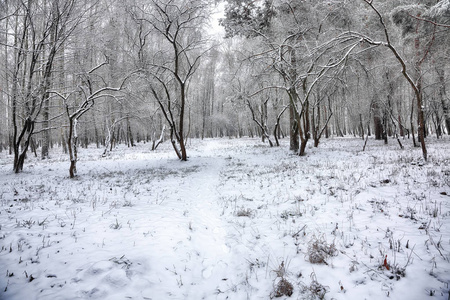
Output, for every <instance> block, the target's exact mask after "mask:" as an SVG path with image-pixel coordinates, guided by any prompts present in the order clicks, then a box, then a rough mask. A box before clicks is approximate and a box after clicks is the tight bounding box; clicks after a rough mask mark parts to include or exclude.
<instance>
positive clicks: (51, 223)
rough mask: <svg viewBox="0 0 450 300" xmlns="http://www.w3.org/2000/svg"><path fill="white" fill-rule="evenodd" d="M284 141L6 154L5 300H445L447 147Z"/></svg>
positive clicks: (1, 198) (1, 222) (1, 223)
mask: <svg viewBox="0 0 450 300" xmlns="http://www.w3.org/2000/svg"><path fill="white" fill-rule="evenodd" d="M288 142H289V141H288V140H283V141H282V146H281V147H278V148H276V147H275V148H269V147H268V146H267V145H264V144H262V143H261V142H260V141H259V140H257V139H250V138H246V139H206V140H203V141H201V140H191V141H190V142H189V145H188V154H189V155H190V159H189V161H187V162H181V161H178V160H177V159H175V154H174V153H173V150H172V149H171V146H170V145H169V143H164V144H162V145H161V146H160V148H158V150H156V151H150V148H151V145H150V144H139V145H138V146H137V147H133V148H127V147H125V146H120V147H118V148H117V149H114V150H113V151H112V152H111V153H110V155H109V156H108V157H106V158H103V157H102V156H101V155H102V149H95V148H89V149H80V154H79V156H80V161H79V162H78V164H77V169H78V177H77V178H75V179H69V178H68V167H69V163H68V157H67V155H65V154H63V153H61V152H60V151H61V150H60V149H53V151H54V152H53V153H52V155H51V156H52V157H51V158H50V159H49V160H45V161H41V160H39V159H37V158H35V157H32V154H31V153H30V154H29V158H28V160H27V161H26V164H25V167H24V168H25V169H24V172H23V173H22V174H18V175H17V174H13V173H12V171H11V166H12V157H11V156H9V155H7V153H5V152H3V153H0V157H1V162H0V187H1V188H0V245H1V249H0V270H1V272H0V299H269V298H271V297H274V296H276V294H277V293H276V290H277V285H278V283H279V282H281V279H282V278H284V279H285V280H286V281H288V282H289V283H291V284H292V287H293V293H292V295H291V296H290V297H288V296H286V295H282V297H280V299H314V298H317V299H318V298H320V297H321V296H322V295H323V293H325V292H326V293H325V296H324V298H325V299H384V298H387V297H389V299H425V298H430V299H448V297H449V282H450V263H449V258H450V252H449V251H450V222H449V220H450V198H449V195H450V151H448V149H449V147H448V146H449V140H448V138H446V139H444V140H436V139H433V138H429V139H428V141H427V142H428V153H429V161H428V162H426V163H425V162H423V161H422V160H421V150H420V148H413V147H412V145H410V144H411V142H410V141H407V140H405V141H404V145H405V147H406V150H403V151H402V150H400V149H398V145H396V143H395V142H394V141H392V142H391V144H390V145H384V144H383V143H382V142H379V141H374V140H369V143H368V148H367V149H366V151H365V152H362V151H361V150H362V146H363V141H362V140H360V139H356V138H339V139H338V138H335V139H327V140H325V139H324V140H323V142H322V144H321V145H320V146H319V148H312V147H309V148H308V151H307V156H305V157H298V156H295V155H293V154H292V153H290V152H289V151H288V150H287V149H288ZM385 259H386V262H385ZM388 268H389V270H388ZM430 295H432V297H430Z"/></svg>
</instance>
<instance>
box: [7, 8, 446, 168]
mask: <svg viewBox="0 0 450 300" xmlns="http://www.w3.org/2000/svg"><path fill="white" fill-rule="evenodd" d="M0 6H1V9H0V11H1V16H0V28H1V36H0V47H1V49H2V51H1V52H0V58H1V61H2V64H1V69H0V70H1V72H0V73H1V74H0V87H1V89H0V91H1V92H0V105H1V106H0V111H1V116H2V117H1V119H0V122H1V129H0V150H1V151H9V153H10V154H12V155H14V164H13V169H14V171H15V172H20V171H22V169H23V167H24V164H25V160H26V157H27V155H35V156H40V157H41V158H42V159H45V158H47V157H49V156H50V155H51V151H52V149H53V148H54V147H56V146H60V147H63V149H64V152H65V153H67V157H68V161H70V162H71V167H70V176H71V177H73V176H75V174H76V161H77V153H78V151H79V150H78V149H77V147H83V148H86V147H87V146H88V145H90V144H93V143H94V144H95V145H96V147H98V148H103V149H104V152H105V155H107V153H108V152H109V151H111V150H112V149H113V148H114V146H115V145H117V144H121V143H125V144H127V145H128V146H130V147H132V146H134V145H135V144H136V143H139V142H148V143H151V144H152V147H153V148H156V147H158V146H159V144H160V143H162V142H164V141H168V142H169V143H171V144H172V145H173V149H174V150H175V154H176V155H177V157H178V158H179V159H181V160H186V159H187V156H188V155H187V150H186V141H187V140H188V139H192V138H202V139H203V138H211V137H243V136H250V137H255V136H258V137H260V138H261V139H262V141H263V142H266V143H268V144H270V146H277V145H279V139H281V138H284V137H289V139H290V146H289V149H290V150H291V151H295V152H296V153H297V154H299V155H300V156H302V155H304V154H305V149H306V145H307V144H308V143H313V144H314V146H315V147H317V146H318V145H319V141H320V140H321V138H322V137H326V138H327V137H329V136H346V135H353V136H359V137H361V138H365V137H369V136H374V137H375V139H377V140H384V141H385V143H388V141H389V140H394V142H395V143H398V144H399V147H400V148H402V147H403V143H413V144H414V146H417V147H421V148H422V152H423V158H424V159H425V160H426V159H427V149H426V137H427V136H430V135H435V136H436V137H437V138H440V137H442V136H443V135H446V134H448V133H449V131H450V130H449V128H450V111H449V109H450V108H449V105H450V103H449V96H448V94H447V89H448V84H449V76H448V74H449V59H450V58H449V57H450V55H449V47H448V45H449V44H450V41H449V37H450V35H449V29H450V27H449V26H450V25H449V18H450V8H449V1H421V4H415V3H413V2H412V1H368V0H367V1H337V0H336V1H281V0H280V1H277V0H265V1H262V0H261V1H243V0H236V1H234V0H230V1H226V2H221V1H215V2H212V1H209V2H208V1H175V0H173V1H162V0H161V1H157V0H154V1H135V0H133V1H1V2H0ZM215 16H219V17H218V18H217V17H215ZM217 19H218V20H217ZM216 23H219V24H220V25H219V24H216ZM405 138H406V140H405ZM395 140H396V141H395ZM28 152H30V153H28Z"/></svg>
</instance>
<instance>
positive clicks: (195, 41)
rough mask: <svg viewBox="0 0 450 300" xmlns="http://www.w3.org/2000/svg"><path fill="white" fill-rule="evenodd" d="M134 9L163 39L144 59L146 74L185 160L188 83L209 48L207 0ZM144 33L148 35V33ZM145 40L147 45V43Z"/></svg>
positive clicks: (164, 0)
mask: <svg viewBox="0 0 450 300" xmlns="http://www.w3.org/2000/svg"><path fill="white" fill-rule="evenodd" d="M134 9H135V11H136V12H135V15H136V16H135V18H136V19H138V20H142V21H144V22H145V23H146V24H148V25H149V26H150V28H151V30H152V31H153V35H152V37H153V38H155V39H156V40H157V41H159V42H160V47H157V49H155V53H153V59H152V60H149V61H145V62H144V64H145V65H144V66H143V67H144V70H143V74H145V76H146V80H147V82H148V84H149V88H150V90H151V93H152V95H153V97H154V99H155V100H156V101H157V103H158V105H159V107H160V108H161V112H162V114H163V115H164V118H165V119H166V121H167V123H168V125H169V130H170V139H171V142H172V145H173V148H174V150H175V153H176V154H177V156H178V158H179V159H181V160H183V161H185V160H187V153H186V145H185V138H186V136H185V134H186V133H185V122H186V120H185V115H186V109H187V102H188V100H189V97H188V93H189V91H188V86H189V82H190V80H191V78H192V76H193V74H194V73H195V72H196V70H197V68H198V66H199V64H200V59H201V57H202V56H203V55H204V54H205V52H206V49H205V48H206V43H205V40H204V39H203V37H202V32H201V27H202V25H203V24H204V23H205V21H206V18H207V9H208V6H207V3H206V2H205V1H202V0H194V1H187V0H152V1H150V6H148V7H147V9H145V10H144V9H141V8H137V7H135V8H134ZM140 37H141V38H147V37H148V34H146V35H145V34H144V35H140ZM141 44H142V45H143V46H144V44H145V43H143V42H141ZM153 46H155V45H153ZM139 57H141V58H142V57H144V54H143V49H141V50H140V51H139Z"/></svg>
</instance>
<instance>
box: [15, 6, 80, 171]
mask: <svg viewBox="0 0 450 300" xmlns="http://www.w3.org/2000/svg"><path fill="white" fill-rule="evenodd" d="M16 4H17V7H16V9H17V17H16V19H15V21H16V24H15V27H14V28H15V33H14V44H13V45H11V47H12V48H13V49H14V66H13V68H12V69H13V71H12V75H11V85H12V86H11V92H10V97H11V107H12V126H13V148H14V165H13V169H14V172H16V173H19V172H21V171H22V169H23V164H24V161H25V158H26V154H27V151H28V148H29V146H30V143H32V136H33V134H34V133H35V124H36V121H37V119H38V117H39V116H40V114H41V112H42V110H43V107H44V106H45V105H46V103H47V101H48V99H49V93H48V90H49V88H50V87H51V80H52V71H53V66H54V60H55V56H56V53H57V51H58V49H59V48H60V47H61V45H62V44H63V43H64V41H65V40H66V39H67V38H68V37H69V36H70V35H71V34H72V32H73V30H74V29H75V27H76V26H77V25H78V24H79V22H80V15H77V16H74V11H75V6H76V1H51V2H50V3H49V5H50V8H49V9H47V7H46V6H45V5H44V4H45V3H40V1H31V0H28V1H23V2H20V1H19V2H17V3H16ZM19 12H20V13H19ZM40 12H43V13H44V15H45V17H46V18H45V19H44V20H43V19H42V18H41V15H40V14H39V13H40ZM19 14H20V15H21V16H22V17H21V19H20V18H19ZM20 127H21V129H20ZM43 130H46V128H44V129H43Z"/></svg>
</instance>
